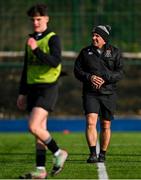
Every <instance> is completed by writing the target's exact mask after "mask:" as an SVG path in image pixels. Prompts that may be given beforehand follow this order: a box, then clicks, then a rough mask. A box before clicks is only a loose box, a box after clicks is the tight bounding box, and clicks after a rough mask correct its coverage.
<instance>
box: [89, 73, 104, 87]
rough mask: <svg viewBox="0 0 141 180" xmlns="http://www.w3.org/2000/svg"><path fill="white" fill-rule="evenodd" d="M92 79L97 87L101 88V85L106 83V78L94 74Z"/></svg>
mask: <svg viewBox="0 0 141 180" xmlns="http://www.w3.org/2000/svg"><path fill="white" fill-rule="evenodd" d="M90 80H91V82H92V84H93V85H94V86H95V87H96V89H100V88H101V86H102V85H103V84H104V83H105V81H104V79H102V78H101V77H99V76H96V75H92V76H91V79H90Z"/></svg>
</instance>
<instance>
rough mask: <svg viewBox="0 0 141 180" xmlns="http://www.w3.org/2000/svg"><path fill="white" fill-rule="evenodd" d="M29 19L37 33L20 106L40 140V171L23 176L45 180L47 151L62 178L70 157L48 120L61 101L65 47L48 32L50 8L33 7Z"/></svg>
mask: <svg viewBox="0 0 141 180" xmlns="http://www.w3.org/2000/svg"><path fill="white" fill-rule="evenodd" d="M27 15H28V16H29V17H30V19H31V23H32V26H33V29H34V32H33V33H32V34H30V35H29V37H28V38H27V42H26V47H25V58H24V67H23V71H22V76H21V81H20V88H19V96H18V99H17V106H18V108H19V109H20V110H25V109H27V110H28V112H29V120H28V124H29V130H30V132H31V133H32V134H33V136H34V137H35V139H36V168H35V171H34V170H33V171H32V172H30V173H27V174H25V175H22V176H20V178H23V179H44V178H46V177H47V171H46V168H45V163H46V150H47V149H49V150H50V151H51V152H52V154H53V157H54V158H53V162H54V163H53V168H52V171H51V175H56V174H58V173H59V172H60V171H61V170H62V168H63V166H64V162H65V161H66V159H67V156H68V153H67V152H66V151H65V150H62V149H60V148H59V146H58V145H57V143H56V141H55V140H54V139H53V138H52V136H51V134H50V132H49V131H48V129H47V119H48V115H49V112H50V111H53V110H54V107H55V104H56V101H57V97H58V78H59V76H60V72H61V45H60V39H59V37H58V35H56V33H55V32H53V31H51V30H49V29H48V22H49V16H48V11H47V6H46V4H36V5H35V6H32V7H31V8H30V9H29V10H28V11H27Z"/></svg>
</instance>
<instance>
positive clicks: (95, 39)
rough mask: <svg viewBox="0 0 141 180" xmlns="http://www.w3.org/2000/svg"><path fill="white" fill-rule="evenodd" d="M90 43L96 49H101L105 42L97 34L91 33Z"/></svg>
mask: <svg viewBox="0 0 141 180" xmlns="http://www.w3.org/2000/svg"><path fill="white" fill-rule="evenodd" d="M92 43H93V45H94V46H96V47H97V48H102V47H103V46H104V44H105V43H106V42H105V41H104V39H103V38H102V37H101V36H100V35H99V34H97V33H93V34H92Z"/></svg>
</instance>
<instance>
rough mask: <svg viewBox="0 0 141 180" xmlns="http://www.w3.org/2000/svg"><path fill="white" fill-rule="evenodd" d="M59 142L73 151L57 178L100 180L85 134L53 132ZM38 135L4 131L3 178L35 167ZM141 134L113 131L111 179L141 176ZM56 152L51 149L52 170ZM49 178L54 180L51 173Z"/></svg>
mask: <svg viewBox="0 0 141 180" xmlns="http://www.w3.org/2000/svg"><path fill="white" fill-rule="evenodd" d="M52 136H53V137H54V139H55V140H56V141H57V143H58V145H59V146H60V147H61V148H63V149H66V150H67V151H68V153H69V156H68V159H67V162H66V163H65V166H64V169H63V171H62V172H61V173H60V174H58V175H57V176H55V177H53V179H98V168H97V165H96V164H87V163H86V160H87V158H88V155H89V150H88V147H87V143H86V140H85V134H84V133H83V132H82V133H73V132H72V133H69V134H64V133H63V132H59V133H52ZM34 142H35V141H34V138H33V136H32V135H30V134H29V133H0V179H17V178H18V177H19V175H21V174H23V173H26V172H29V171H31V170H33V169H34V166H35V145H34ZM140 142H141V134H140V133H112V138H111V143H110V147H109V151H108V152H107V156H106V163H105V166H106V170H107V173H108V177H109V179H141V173H140V169H141V143H140ZM51 168H52V154H51V152H49V151H47V162H46V169H47V171H48V173H50V171H51ZM48 179H52V177H51V176H50V175H49V176H48Z"/></svg>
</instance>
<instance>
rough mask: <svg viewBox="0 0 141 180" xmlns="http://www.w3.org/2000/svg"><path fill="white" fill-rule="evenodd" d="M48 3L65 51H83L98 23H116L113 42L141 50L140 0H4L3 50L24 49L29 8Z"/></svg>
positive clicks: (0, 5) (0, 10)
mask: <svg viewBox="0 0 141 180" xmlns="http://www.w3.org/2000/svg"><path fill="white" fill-rule="evenodd" d="M37 2H45V3H47V5H48V9H49V16H50V23H49V27H50V28H52V29H53V30H54V31H55V32H57V33H58V34H59V35H60V37H61V41H62V48H63V50H65V51H66V50H73V51H79V50H80V49H81V48H82V47H83V46H85V45H87V44H88V43H90V41H91V39H90V38H91V37H90V35H91V29H92V27H93V26H95V25H98V24H110V25H111V26H112V32H111V41H112V42H113V43H114V44H115V45H117V46H120V48H121V49H122V50H123V51H130V52H133V51H134V52H135V51H136V52H137V51H140V49H141V38H140V37H141V31H140V29H141V23H140V19H141V1H140V0H118V1H117V0H87V1H86V0H69V1H67V0H40V1H39V0H38V1H37V0H27V1H24V0H20V1H17V0H6V1H5V0H1V1H0V25H1V26H0V40H1V43H0V51H21V50H23V48H24V42H25V39H26V36H27V34H29V33H30V31H31V29H30V25H29V21H28V17H27V16H26V11H27V9H28V8H29V7H30V6H31V5H33V4H35V3H37Z"/></svg>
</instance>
